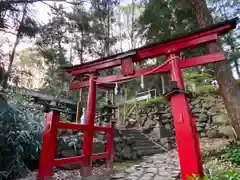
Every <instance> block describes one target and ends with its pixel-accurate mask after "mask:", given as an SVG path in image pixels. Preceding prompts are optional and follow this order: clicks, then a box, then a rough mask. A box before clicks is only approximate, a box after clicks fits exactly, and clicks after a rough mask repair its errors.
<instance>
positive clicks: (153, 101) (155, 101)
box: [138, 97, 168, 105]
mask: <svg viewBox="0 0 240 180" xmlns="http://www.w3.org/2000/svg"><path fill="white" fill-rule="evenodd" d="M167 102H168V101H167V99H166V98H165V97H157V98H154V99H149V100H148V101H139V102H138V104H142V105H155V104H166V103H167Z"/></svg>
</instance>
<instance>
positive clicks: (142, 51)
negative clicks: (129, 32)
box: [39, 18, 238, 180]
mask: <svg viewBox="0 0 240 180" xmlns="http://www.w3.org/2000/svg"><path fill="white" fill-rule="evenodd" d="M237 20H238V19H237V18H235V19H232V20H229V21H225V22H222V23H219V24H217V25H214V26H212V27H208V28H206V29H203V30H201V31H199V32H195V33H192V34H190V35H187V36H184V37H180V38H177V39H174V40H170V41H167V42H164V43H161V44H159V43H158V44H152V45H149V46H145V47H142V48H139V49H135V50H131V51H128V52H124V53H120V54H117V55H113V56H110V57H106V58H103V59H99V60H96V61H92V62H89V63H84V64H82V65H77V66H73V67H66V68H64V69H65V71H67V72H68V73H70V74H71V75H73V76H79V75H86V74H87V75H88V76H89V79H88V80H86V81H83V82H73V83H71V84H70V89H72V90H74V89H79V88H83V87H89V95H88V106H87V124H86V125H84V126H81V127H80V126H78V128H77V129H79V130H84V131H85V136H84V144H83V152H85V154H84V153H83V156H82V157H79V158H78V160H79V162H81V161H82V165H83V169H86V170H87V173H85V175H89V174H90V173H91V159H92V158H93V157H96V155H95V156H94V155H92V153H91V151H92V149H91V147H92V145H90V144H92V143H93V141H92V139H93V132H94V129H95V130H96V128H97V129H101V130H104V131H109V130H108V129H106V128H105V129H103V128H100V127H94V117H95V108H96V102H95V101H96V88H97V86H100V87H102V86H104V85H105V84H109V83H114V82H118V81H124V80H128V79H132V78H136V77H138V76H141V75H151V74H155V73H161V72H167V71H170V73H171V79H172V82H173V84H175V87H174V88H173V89H172V91H170V92H168V94H167V96H168V98H169V100H170V101H171V105H172V112H173V120H174V127H175V134H176V143H177V148H178V154H179V161H180V167H181V174H182V179H183V180H187V177H188V176H189V175H193V174H197V175H200V176H203V168H202V162H201V153H200V148H199V142H198V135H197V129H196V119H195V117H193V115H192V114H191V112H190V108H189V104H188V100H187V96H188V93H187V92H186V91H185V90H184V82H183V77H182V72H181V69H183V68H188V67H193V66H198V65H202V64H207V63H214V62H218V61H222V60H224V59H225V56H224V53H223V52H216V53H212V54H207V55H203V56H199V57H194V58H190V59H185V60H181V61H179V60H180V57H179V54H180V52H181V51H182V50H184V49H185V48H191V47H195V46H198V45H202V44H209V43H216V41H217V39H218V36H221V35H223V34H225V33H227V32H228V31H230V30H232V29H234V28H235V27H236V23H237ZM160 55H164V56H166V57H167V61H166V62H165V63H164V64H162V65H160V66H153V67H150V68H144V69H139V70H134V63H135V62H139V61H142V60H144V59H147V58H153V57H157V56H160ZM117 66H121V69H122V73H121V74H117V75H111V76H106V77H98V76H97V74H98V72H100V71H102V70H105V69H108V68H112V67H117ZM57 118H58V119H59V117H57ZM49 121H53V120H49ZM52 126H54V125H52ZM45 127H49V125H48V124H46V125H45ZM69 127H72V128H74V127H75V129H76V126H75V125H71V124H69V123H68V124H63V123H61V127H60V126H59V125H58V127H56V128H69ZM49 128H50V130H48V131H46V132H45V135H46V136H47V135H49V136H48V137H46V138H45V139H44V140H43V149H42V154H41V159H40V169H39V177H45V176H46V175H44V168H45V167H44V165H46V163H43V161H44V158H46V157H45V156H46V155H47V153H48V151H49V152H52V151H53V149H50V150H49V149H47V145H46V144H48V143H49V138H50V137H51V138H52V139H53V143H56V142H55V141H54V139H55V138H56V132H55V131H56V128H55V129H53V130H52V131H54V132H52V131H51V128H52V127H51V126H50V127H49ZM110 131H112V130H110ZM51 133H53V134H52V135H51ZM110 141H111V143H110V144H112V141H113V138H112V137H111V138H110V139H109V142H110ZM108 148H109V149H110V150H109V151H108V152H111V153H112V152H113V151H112V148H113V147H108ZM106 155H107V156H106ZM109 155H111V157H112V156H113V154H104V156H97V157H98V158H102V157H108V159H109V160H110V161H112V160H113V158H109ZM49 158H51V159H53V158H54V157H49ZM51 161H52V160H51ZM58 161H61V160H58ZM67 161H68V160H67V159H65V160H64V162H67ZM69 161H70V160H69ZM41 162H42V165H41ZM74 162H76V159H75V161H74ZM48 168H49V166H48ZM48 172H50V171H48ZM48 174H49V173H48ZM83 175H84V174H83Z"/></svg>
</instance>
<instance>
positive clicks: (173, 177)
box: [112, 150, 180, 180]
mask: <svg viewBox="0 0 240 180" xmlns="http://www.w3.org/2000/svg"><path fill="white" fill-rule="evenodd" d="M179 175H180V167H179V162H178V155H177V152H176V150H172V151H169V152H166V153H162V154H156V155H153V156H149V157H144V161H143V162H142V163H140V164H139V165H134V166H132V167H130V168H128V169H125V170H122V171H120V172H118V173H116V174H115V175H114V176H112V180H178V179H180V177H179Z"/></svg>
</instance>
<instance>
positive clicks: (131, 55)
mask: <svg viewBox="0 0 240 180" xmlns="http://www.w3.org/2000/svg"><path fill="white" fill-rule="evenodd" d="M237 21H238V18H234V19H231V20H227V21H224V22H221V23H218V24H215V25H213V26H210V27H207V28H204V29H202V30H199V31H197V32H193V33H191V34H188V35H185V36H181V37H175V38H174V39H170V40H167V41H165V42H161V43H154V44H150V45H147V46H143V47H141V48H137V49H133V50H130V51H127V52H123V53H119V54H115V55H112V56H108V57H104V58H101V59H97V60H95V61H91V62H87V63H83V64H80V65H75V66H71V67H62V69H63V70H64V71H66V72H68V73H69V74H71V75H73V76H79V75H84V74H88V73H91V72H99V71H102V70H105V69H108V68H112V67H118V66H121V65H122V67H123V64H124V62H126V64H128V63H127V61H128V60H129V59H130V60H131V62H132V63H134V62H139V61H143V60H145V59H148V58H154V57H157V56H161V55H168V54H172V53H175V52H180V51H182V50H183V49H185V48H190V47H195V46H198V45H201V44H206V43H210V42H216V40H217V38H218V36H221V35H223V34H225V33H227V32H229V31H230V30H232V29H234V28H236V25H237ZM205 59H208V60H206V61H205ZM209 59H210V60H209ZM224 59H225V57H224V54H223V53H221V52H219V53H213V54H208V55H204V56H199V57H196V58H191V59H187V60H182V61H181V64H180V67H181V68H186V67H192V66H197V65H200V64H206V63H211V62H216V61H220V60H224ZM155 67H156V66H155ZM152 69H154V67H151V68H145V69H141V70H138V71H136V72H135V73H134V75H132V76H131V75H130V76H127V77H122V75H120V74H119V75H114V77H113V76H112V77H111V76H107V77H105V78H104V79H103V78H100V77H99V78H98V84H99V85H100V84H104V83H111V82H112V83H113V82H116V81H122V80H126V79H132V78H135V77H138V76H140V75H142V74H143V73H144V72H147V70H148V71H151V70H152ZM168 70H169V69H168V67H167V66H165V67H163V68H161V69H159V70H158V71H155V72H154V73H159V72H166V71H168ZM154 73H151V74H154ZM120 76H121V77H120ZM101 79H102V80H101ZM79 83H80V82H79ZM79 83H77V84H78V85H77V84H76V83H72V84H71V85H70V89H78V88H82V87H87V86H88V81H85V82H81V85H80V84H79Z"/></svg>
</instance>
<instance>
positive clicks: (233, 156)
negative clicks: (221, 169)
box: [225, 142, 240, 165]
mask: <svg viewBox="0 0 240 180" xmlns="http://www.w3.org/2000/svg"><path fill="white" fill-rule="evenodd" d="M225 159H226V160H229V161H231V162H232V163H235V164H238V165H239V164H240V144H237V143H234V142H233V143H231V144H230V146H229V148H228V150H227V152H226V154H225Z"/></svg>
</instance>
